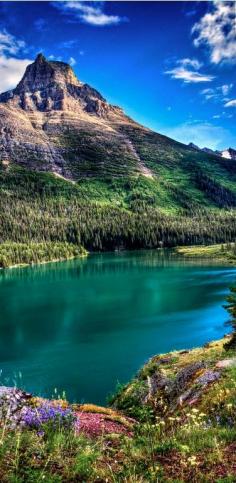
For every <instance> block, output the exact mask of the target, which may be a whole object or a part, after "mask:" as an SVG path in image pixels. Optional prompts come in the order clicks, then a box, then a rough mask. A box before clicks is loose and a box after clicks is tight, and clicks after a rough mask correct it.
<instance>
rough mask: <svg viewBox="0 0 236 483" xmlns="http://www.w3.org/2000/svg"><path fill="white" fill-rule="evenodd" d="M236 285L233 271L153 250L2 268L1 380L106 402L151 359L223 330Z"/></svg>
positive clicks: (44, 392)
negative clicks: (230, 294) (227, 301)
mask: <svg viewBox="0 0 236 483" xmlns="http://www.w3.org/2000/svg"><path fill="white" fill-rule="evenodd" d="M235 280H236V270H235V269H234V268H232V267H227V266H222V265H218V266H216V265H210V264H208V263H207V264H206V262H204V263H202V264H201V263H198V264H196V263H193V262H191V261H187V262H186V261H180V260H178V259H176V258H175V257H173V256H172V255H171V254H170V253H169V252H168V253H166V254H162V253H160V252H157V251H156V252H155V251H150V252H147V251H143V252H133V253H121V254H104V255H91V256H89V257H88V259H83V260H74V261H68V262H61V263H56V264H48V265H41V266H38V267H35V268H23V269H13V270H5V271H1V273H0V369H1V370H2V378H1V379H2V382H4V383H9V384H12V382H13V380H16V382H17V384H18V385H20V386H24V387H25V388H26V389H27V390H29V391H34V392H35V393H37V394H41V395H44V396H51V395H52V393H53V390H54V388H55V387H56V388H58V391H59V392H61V391H63V390H65V391H66V394H67V397H68V398H69V399H70V400H71V401H73V400H77V401H90V402H95V403H104V402H105V400H106V396H107V395H108V394H109V393H110V392H112V391H114V389H115V387H116V384H117V382H118V381H119V382H120V383H123V382H126V381H128V380H129V379H130V377H132V375H134V374H135V372H136V371H137V370H138V369H139V367H140V366H141V365H142V364H143V363H144V362H145V361H146V360H147V359H148V358H149V357H151V356H152V355H154V354H157V353H158V352H165V351H169V350H171V349H180V348H186V347H193V346H197V345H200V344H202V343H204V342H206V341H209V340H212V339H215V338H218V337H221V336H222V335H223V334H224V333H225V332H226V331H227V330H229V328H226V327H225V322H226V321H227V313H226V311H225V310H224V309H223V308H222V304H223V303H224V301H225V296H226V294H227V292H228V286H229V285H230V284H231V283H233V282H234V281H235ZM19 372H21V373H22V381H21V380H19Z"/></svg>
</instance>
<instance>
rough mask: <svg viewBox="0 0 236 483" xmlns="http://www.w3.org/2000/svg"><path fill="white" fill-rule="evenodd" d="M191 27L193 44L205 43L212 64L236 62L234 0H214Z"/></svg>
mask: <svg viewBox="0 0 236 483" xmlns="http://www.w3.org/2000/svg"><path fill="white" fill-rule="evenodd" d="M209 4H210V5H211V11H210V12H208V13H206V14H205V15H204V16H203V17H202V18H201V20H200V21H199V22H197V23H196V24H195V25H194V26H193V28H192V33H193V34H194V35H195V36H196V37H195V39H194V45H195V46H196V47H199V46H200V45H206V46H207V47H208V49H209V50H210V60H211V62H212V63H213V64H219V63H221V62H228V63H234V62H236V13H235V2H223V1H221V2H220V1H214V2H212V4H211V3H209Z"/></svg>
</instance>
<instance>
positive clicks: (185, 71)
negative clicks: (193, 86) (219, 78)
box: [165, 58, 214, 84]
mask: <svg viewBox="0 0 236 483" xmlns="http://www.w3.org/2000/svg"><path fill="white" fill-rule="evenodd" d="M201 67H202V64H201V63H200V62H199V61H198V60H197V59H188V58H184V59H180V60H178V62H177V63H176V66H175V67H174V68H173V69H171V70H167V71H165V74H169V75H170V76H171V78H172V79H180V80H182V81H183V82H184V83H187V84H189V83H199V82H211V81H212V80H213V79H214V76H212V75H208V74H203V73H201V72H199V69H200V68H201Z"/></svg>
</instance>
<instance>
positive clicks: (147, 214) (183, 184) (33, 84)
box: [0, 54, 236, 249]
mask: <svg viewBox="0 0 236 483" xmlns="http://www.w3.org/2000/svg"><path fill="white" fill-rule="evenodd" d="M59 178H61V179H59ZM68 181H70V183H68ZM66 184H67V185H70V186H66ZM0 190H1V192H2V194H3V197H2V205H3V206H2V210H3V212H2V218H4V222H3V230H5V233H4V232H3V237H2V239H3V240H5V239H6V234H8V235H7V236H8V239H11V233H12V232H13V228H12V225H9V222H8V220H7V219H5V215H4V210H5V211H6V213H7V212H8V210H10V211H11V210H12V209H11V208H9V206H10V204H11V202H12V201H11V200H12V199H13V198H14V199H16V200H17V206H18V208H17V210H19V211H17V215H16V211H15V209H14V210H13V212H12V211H11V216H12V224H13V225H14V224H15V223H16V224H17V223H18V220H17V219H16V218H15V217H16V216H17V217H19V212H20V218H22V217H23V219H24V222H23V224H24V226H25V223H28V221H27V217H28V218H31V216H32V213H34V217H35V219H37V223H38V224H39V225H40V230H41V231H40V232H41V233H42V236H43V237H46V238H45V239H47V236H49V235H48V234H46V232H48V230H47V229H45V228H44V226H41V223H43V225H44V220H43V218H42V214H41V213H42V211H41V210H45V207H44V203H45V197H46V199H47V203H49V204H50V209H49V210H48V216H49V213H50V216H51V217H52V219H54V216H55V217H56V220H55V224H56V225H57V223H58V220H60V223H62V225H63V226H64V221H63V222H62V220H61V218H60V217H61V216H62V212H63V213H64V214H63V217H65V218H66V219H67V220H68V228H66V229H65V232H64V233H63V230H62V233H63V234H61V235H60V236H59V235H58V236H59V238H58V240H61V238H60V237H61V236H62V239H63V240H64V239H66V240H68V241H69V242H71V241H72V242H73V240H74V239H77V237H78V240H80V239H81V227H80V226H78V222H77V219H76V217H77V216H80V214H79V215H78V213H80V211H78V210H79V208H78V207H77V205H78V204H80V203H81V210H85V213H86V217H87V218H86V220H85V221H83V223H84V222H85V223H86V227H87V228H86V230H87V229H88V233H90V235H88V234H87V235H86V237H88V238H86V237H85V238H86V240H85V243H84V244H85V247H86V248H88V249H89V248H90V247H91V246H92V247H94V246H96V248H103V247H114V246H115V247H116V246H118V247H119V246H120V245H121V246H129V247H135V246H138V247H142V246H159V245H160V244H161V245H163V243H164V245H165V244H167V246H169V245H171V244H172V243H174V244H175V243H176V242H177V241H178V242H181V243H183V242H184V243H185V244H188V243H189V242H190V241H191V243H197V242H198V240H200V239H207V240H209V241H211V242H214V240H215V241H218V242H221V241H225V240H227V239H230V240H231V239H232V236H233V233H234V224H233V226H232V227H230V228H229V229H228V228H226V227H227V226H228V223H231V224H232V221H230V222H229V220H232V212H230V213H229V216H228V214H226V215H225V223H224V227H223V226H221V229H220V231H219V235H216V227H213V220H214V216H216V215H215V214H216V213H219V210H222V209H224V210H226V211H229V210H231V211H232V210H233V209H234V208H235V207H236V169H235V165H234V163H232V161H231V160H230V159H226V158H222V157H220V156H218V155H216V154H214V153H213V154H212V153H210V154H209V153H207V152H203V151H199V150H196V149H193V148H192V147H189V146H186V145H184V144H182V143H179V142H177V141H175V140H173V139H171V138H168V137H166V136H163V135H161V134H159V133H156V132H154V131H152V130H151V129H149V128H146V127H144V126H142V125H140V124H139V123H137V122H135V121H134V120H132V119H131V118H130V117H129V116H127V115H126V114H125V113H124V112H123V111H122V109H120V108H119V107H117V106H113V105H110V104H109V103H108V102H107V101H106V100H105V98H104V97H103V96H102V95H101V94H99V93H98V91H97V90H96V89H94V88H93V87H90V86H88V85H87V84H84V83H82V82H81V81H80V80H79V79H77V78H76V77H75V74H74V72H73V69H72V68H71V67H70V66H69V65H68V64H65V63H61V62H55V61H48V60H47V59H45V57H43V56H42V55H41V54H39V55H38V56H37V58H36V60H35V62H33V63H32V64H30V65H29V66H28V67H27V69H26V73H25V75H24V76H23V78H22V80H21V81H20V82H19V84H18V85H17V87H16V88H15V89H13V90H12V91H9V92H8V93H3V94H1V95H0ZM36 200H37V206H36V205H35V203H36ZM52 200H54V201H55V203H56V206H57V208H55V207H54V208H53V206H51V203H52ZM61 200H63V208H62V207H61V206H60V203H61ZM41 203H42V206H43V207H44V208H42V206H41ZM53 203H54V202H53ZM73 203H75V204H76V209H74V207H73V206H72V204H73ZM21 205H22V206H24V210H23V208H22V206H21ZM35 206H36V207H35ZM69 207H70V208H69ZM85 207H86V209H85ZM38 210H39V211H38ZM98 210H101V213H99V215H98ZM43 212H44V211H43ZM105 212H106V215H105ZM26 213H27V216H26ZM72 213H73V217H75V218H74V221H73V229H72V228H71V227H70V228H69V226H71V223H72V222H71V217H72ZM202 213H203V215H202ZM208 214H209V217H210V220H211V221H210V222H209V219H208V222H207V223H208V227H207V230H206V236H205V235H203V232H204V226H205V225H204V224H205V221H204V220H205V219H206V216H208ZM23 215H24V216H23ZM84 216H85V215H84ZM105 216H106V217H107V219H106V220H105V218H104V217H105ZM165 216H168V217H169V216H172V217H179V218H178V219H179V220H181V217H182V216H184V217H186V216H187V217H189V216H190V217H196V216H197V217H200V219H199V220H198V221H197V223H198V222H199V223H200V225H199V226H201V228H199V230H200V231H201V236H198V234H196V233H195V229H194V233H193V224H192V221H189V223H188V222H187V226H186V227H185V228H184V229H183V227H182V223H185V221H183V219H182V221H178V222H177V225H178V224H179V225H178V227H177V228H176V227H175V228H174V229H173V228H172V229H171V228H170V227H171V226H172V221H173V220H170V219H169V218H168V219H166V220H165V219H164V218H163V217H165ZM217 216H218V215H217ZM220 216H221V215H220ZM202 217H203V218H202ZM8 218H9V216H8ZM145 219H148V224H149V225H151V226H152V228H150V226H146V225H145V224H146V221H145ZM185 219H186V218H185ZM98 220H99V222H98ZM108 220H109V221H108ZM124 220H125V221H124ZM89 223H90V224H91V223H92V225H93V226H94V230H95V232H93V230H92V231H91V229H90V227H89ZM100 223H101V226H100ZM105 223H107V228H106V235H104V224H105ZM218 223H221V225H222V220H220V218H219V220H218V221H217V223H215V225H217V227H218ZM98 224H99V226H98ZM122 224H123V227H122ZM163 224H164V225H165V231H166V230H167V231H168V230H169V231H170V233H169V232H168V233H169V234H168V235H166V234H165V235H163ZM6 225H7V226H6ZM144 225H145V226H144ZM159 225H161V226H162V228H160V226H159ZM0 226H1V220H0ZM124 226H125V228H124ZM131 226H132V228H131ZM166 226H169V228H168V229H167V228H166ZM210 226H211V230H212V233H211V234H210V233H209V232H208V231H209V230H210ZM121 227H122V228H121ZM190 227H191V228H190ZM18 229H19V228H17V229H16V233H18ZM123 229H125V232H126V235H125V237H126V238H127V239H129V241H127V240H124V235H119V233H121V232H122V230H123ZM217 229H218V228H217ZM50 230H51V231H50V237H53V238H50V240H51V239H52V240H54V236H55V235H53V230H54V228H53V227H52V228H50ZM67 230H68V232H67ZM74 230H75V232H76V236H74V235H73V236H72V235H71V232H74ZM112 230H114V232H115V233H116V235H114V236H115V238H114V240H113V241H112V242H111V240H110V238H111V237H113V235H111V231H112ZM141 230H143V232H142V235H141ZM171 230H172V232H171ZM176 230H177V232H178V234H177V235H176V236H175V235H174V234H173V232H174V231H176ZM188 230H190V232H189V234H188ZM127 231H130V233H129V235H128V234H127ZM31 232H32V228H30V231H29V232H28V235H27V236H28V237H29V239H31V237H33V239H34V237H35V236H38V234H36V233H34V234H33V235H31V234H30V233H31ZM131 232H132V233H134V232H135V233H136V235H135V240H136V241H134V239H130V237H131V238H132V237H133V234H132V233H131ZM183 232H184V234H183ZM20 233H21V230H20ZM43 233H44V235H43ZM161 233H162V235H161ZM181 233H182V235H181ZM213 233H214V235H213ZM221 233H222V235H221ZM12 236H13V234H12ZM17 236H18V235H17ZM17 236H16V235H14V236H13V239H14V240H15V241H17ZM22 236H23V235H22V234H21V235H20V240H21V241H25V238H24V236H23V240H22ZM90 237H94V240H93V241H91V239H90ZM139 238H140V239H139ZM0 239H1V234H0ZM43 239H44V238H43ZM27 240H28V239H27ZM27 240H26V241H27ZM40 240H41V238H40ZM56 240H57V238H56ZM143 240H145V241H143Z"/></svg>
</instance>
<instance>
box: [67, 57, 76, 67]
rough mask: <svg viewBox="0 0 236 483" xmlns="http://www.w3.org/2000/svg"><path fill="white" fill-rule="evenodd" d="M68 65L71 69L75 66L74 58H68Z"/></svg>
mask: <svg viewBox="0 0 236 483" xmlns="http://www.w3.org/2000/svg"><path fill="white" fill-rule="evenodd" d="M69 64H70V65H71V67H73V66H74V65H75V64H76V60H75V58H74V57H70V58H69Z"/></svg>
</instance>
